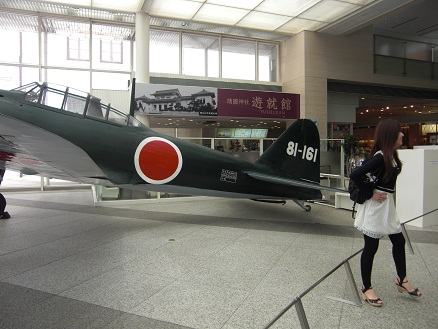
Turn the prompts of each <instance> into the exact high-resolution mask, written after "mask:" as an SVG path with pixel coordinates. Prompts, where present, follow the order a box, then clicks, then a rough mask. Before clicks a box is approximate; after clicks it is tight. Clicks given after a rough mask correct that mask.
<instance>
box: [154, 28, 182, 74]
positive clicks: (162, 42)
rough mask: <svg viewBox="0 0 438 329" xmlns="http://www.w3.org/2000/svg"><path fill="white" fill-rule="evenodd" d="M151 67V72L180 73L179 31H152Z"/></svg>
mask: <svg viewBox="0 0 438 329" xmlns="http://www.w3.org/2000/svg"><path fill="white" fill-rule="evenodd" d="M149 69H150V71H151V72H157V73H171V74H179V33H177V32H167V31H156V30H151V31H150V44H149Z"/></svg>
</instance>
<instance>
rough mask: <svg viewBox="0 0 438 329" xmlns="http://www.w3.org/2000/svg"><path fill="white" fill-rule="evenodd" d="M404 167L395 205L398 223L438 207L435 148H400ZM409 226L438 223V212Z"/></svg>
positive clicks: (398, 184)
mask: <svg viewBox="0 0 438 329" xmlns="http://www.w3.org/2000/svg"><path fill="white" fill-rule="evenodd" d="M398 152H399V155H400V160H401V161H402V162H403V169H402V172H401V174H400V176H399V177H398V179H397V186H396V188H397V189H396V204H397V212H398V215H399V217H400V220H401V222H405V221H407V220H410V219H412V218H414V217H417V216H420V215H423V214H425V213H427V212H429V211H432V210H434V209H436V208H437V207H438V194H437V191H438V149H435V150H430V149H415V150H399V151H398ZM409 225H414V226H419V227H427V226H432V225H438V211H436V212H434V213H432V214H429V215H427V216H424V217H420V218H419V219H416V220H415V221H412V222H410V224H409Z"/></svg>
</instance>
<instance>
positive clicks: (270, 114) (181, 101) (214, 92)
mask: <svg viewBox="0 0 438 329" xmlns="http://www.w3.org/2000/svg"><path fill="white" fill-rule="evenodd" d="M135 101H136V105H137V108H136V111H138V112H139V113H144V114H153V115H157V114H158V115H160V114H161V115H167V116H169V115H172V116H173V115H178V116H203V117H206V116H228V117H238V118H271V119H298V118H299V115H300V95H299V94H290V93H279V92H268V91H253V90H237V89H221V88H219V89H218V88H210V87H194V86H179V85H163V84H137V86H136V95H135Z"/></svg>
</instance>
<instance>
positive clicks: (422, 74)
mask: <svg viewBox="0 0 438 329" xmlns="http://www.w3.org/2000/svg"><path fill="white" fill-rule="evenodd" d="M436 46H437V45H435V44H432V43H428V42H421V41H412V40H402V39H396V38H391V37H386V36H375V37H374V70H375V73H381V74H388V75H398V76H406V77H412V78H420V79H438V75H437V72H438V56H437V52H436V50H435V48H436ZM437 48H438V47H437Z"/></svg>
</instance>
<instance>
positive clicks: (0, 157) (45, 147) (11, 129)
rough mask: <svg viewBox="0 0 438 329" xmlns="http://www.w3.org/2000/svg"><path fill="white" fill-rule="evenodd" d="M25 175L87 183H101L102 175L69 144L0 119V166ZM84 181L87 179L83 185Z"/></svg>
mask: <svg viewBox="0 0 438 329" xmlns="http://www.w3.org/2000/svg"><path fill="white" fill-rule="evenodd" d="M6 161H7V166H6V167H7V168H9V169H11V170H15V171H19V172H21V173H23V174H27V175H41V176H46V177H56V178H59V179H64V180H69V181H76V182H82V183H91V182H96V183H97V182H99V181H102V180H103V181H105V183H106V184H108V180H107V178H106V175H105V174H104V173H103V172H102V170H101V169H100V168H99V167H98V166H97V165H96V164H95V163H94V162H93V161H92V160H91V158H90V157H89V156H88V155H87V154H86V153H85V152H84V151H83V150H82V149H81V148H79V147H77V146H76V145H74V144H73V143H71V142H69V141H67V140H66V139H63V138H61V137H60V136H58V135H56V134H53V133H51V132H48V131H46V130H44V129H41V128H38V127H36V126H34V125H31V124H27V123H24V122H23V121H20V120H16V119H14V118H10V117H8V116H5V115H1V120H0V162H6ZM84 177H88V178H90V180H89V181H84V179H83V178H84Z"/></svg>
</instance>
